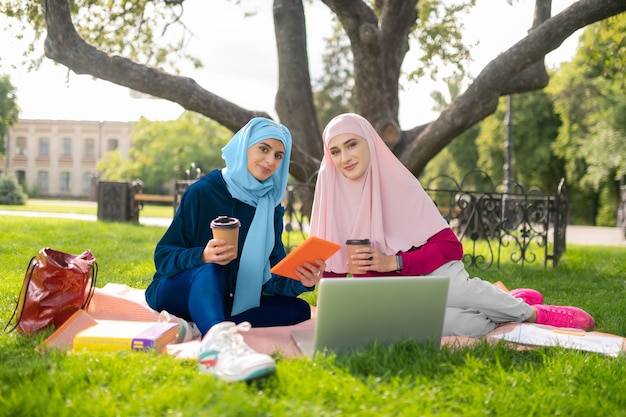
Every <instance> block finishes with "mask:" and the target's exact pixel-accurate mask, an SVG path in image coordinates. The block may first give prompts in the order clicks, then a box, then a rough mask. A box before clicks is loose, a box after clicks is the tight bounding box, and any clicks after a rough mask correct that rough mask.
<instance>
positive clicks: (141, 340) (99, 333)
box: [73, 320, 178, 352]
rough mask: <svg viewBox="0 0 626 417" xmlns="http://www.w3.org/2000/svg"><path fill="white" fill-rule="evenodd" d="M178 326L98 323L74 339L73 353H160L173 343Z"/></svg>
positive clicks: (141, 323) (122, 322) (137, 322)
mask: <svg viewBox="0 0 626 417" xmlns="http://www.w3.org/2000/svg"><path fill="white" fill-rule="evenodd" d="M177 331H178V323H154V322H143V321H121V320H98V323H97V324H96V325H95V326H92V327H89V328H87V329H85V330H82V331H80V332H79V333H78V334H76V336H74V347H73V350H74V351H77V352H80V351H84V350H87V351H110V352H115V351H123V350H149V349H154V350H156V351H157V352H163V351H164V350H165V347H166V346H167V345H168V344H169V343H172V342H174V341H175V340H176V333H177Z"/></svg>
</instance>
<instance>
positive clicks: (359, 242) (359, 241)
mask: <svg viewBox="0 0 626 417" xmlns="http://www.w3.org/2000/svg"><path fill="white" fill-rule="evenodd" d="M369 244H370V240H369V239H348V240H346V245H369Z"/></svg>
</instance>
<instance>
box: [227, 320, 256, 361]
mask: <svg viewBox="0 0 626 417" xmlns="http://www.w3.org/2000/svg"><path fill="white" fill-rule="evenodd" d="M251 327H252V326H251V325H250V323H249V322H247V321H244V322H242V323H239V324H237V325H236V326H232V327H229V328H226V329H224V330H223V331H222V332H220V334H219V342H220V344H221V343H224V344H226V345H228V348H229V350H230V353H232V354H236V355H241V356H243V355H249V354H254V353H256V352H255V351H254V350H252V348H250V346H248V345H247V344H246V343H245V342H244V340H243V336H242V335H240V334H239V332H247V331H248V330H250V328H251Z"/></svg>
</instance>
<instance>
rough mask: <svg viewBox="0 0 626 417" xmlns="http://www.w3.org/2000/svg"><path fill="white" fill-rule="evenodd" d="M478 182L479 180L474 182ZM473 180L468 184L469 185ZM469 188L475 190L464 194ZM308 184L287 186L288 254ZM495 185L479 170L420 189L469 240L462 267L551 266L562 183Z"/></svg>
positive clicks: (563, 216)
mask: <svg viewBox="0 0 626 417" xmlns="http://www.w3.org/2000/svg"><path fill="white" fill-rule="evenodd" d="M477 176H478V177H480V181H478V180H476V177H477ZM472 179H473V180H472ZM469 183H471V184H472V187H473V188H474V189H469V188H470V186H469ZM314 186H315V184H313V183H290V184H289V185H288V186H287V191H286V193H285V198H284V200H283V205H284V207H285V231H287V232H291V233H288V234H287V235H286V236H285V247H286V250H287V251H288V252H289V251H290V250H292V249H293V248H294V247H295V246H297V244H298V243H299V242H301V241H302V239H304V238H305V237H306V236H307V235H308V230H309V219H310V213H311V206H312V204H313V194H314ZM503 187H504V184H494V183H493V181H492V180H491V178H490V177H489V176H488V175H487V174H486V173H485V172H484V171H481V170H473V171H471V172H469V173H467V174H466V175H465V176H464V177H463V179H462V180H461V181H456V180H454V179H453V178H451V177H448V176H439V177H437V178H434V179H433V180H431V181H429V182H428V184H425V190H426V192H427V193H428V194H429V196H430V197H431V198H432V199H433V200H434V201H435V202H436V204H437V205H438V207H439V210H440V212H441V214H442V215H443V216H444V218H445V219H446V220H447V221H448V223H449V224H450V226H451V227H452V229H453V230H454V232H455V233H456V235H457V236H458V238H459V240H461V242H464V241H468V240H469V241H470V245H469V247H470V249H468V245H465V247H466V251H465V256H464V259H463V262H464V263H465V265H466V266H467V267H473V268H477V269H480V270H487V269H489V268H490V267H491V266H494V265H495V266H496V267H500V262H501V260H502V257H503V256H505V254H506V256H509V257H510V260H511V261H513V262H514V263H518V264H520V265H522V266H524V265H526V264H531V263H535V262H543V265H544V267H545V266H547V265H548V263H550V262H551V263H552V265H553V266H556V265H557V264H558V261H559V259H560V258H561V256H562V255H563V253H564V252H565V249H566V248H565V234H566V226H567V212H568V200H567V195H566V193H567V189H566V185H565V180H564V179H562V180H561V182H560V184H559V186H558V189H557V190H556V193H555V194H543V193H541V192H540V190H538V189H536V188H531V189H528V190H526V189H525V188H524V187H523V186H522V185H521V184H519V183H516V182H513V183H509V187H508V189H509V190H508V191H502V188H503Z"/></svg>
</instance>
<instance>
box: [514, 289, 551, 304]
mask: <svg viewBox="0 0 626 417" xmlns="http://www.w3.org/2000/svg"><path fill="white" fill-rule="evenodd" d="M509 294H511V295H512V296H513V297H515V298H521V299H522V300H524V301H525V302H526V304H528V305H531V306H533V305H535V304H543V295H542V294H541V293H540V292H539V291H537V290H533V289H530V288H516V289H514V290H511V291H509Z"/></svg>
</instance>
